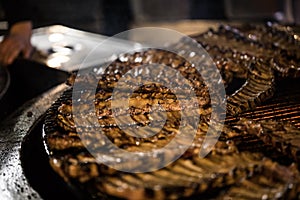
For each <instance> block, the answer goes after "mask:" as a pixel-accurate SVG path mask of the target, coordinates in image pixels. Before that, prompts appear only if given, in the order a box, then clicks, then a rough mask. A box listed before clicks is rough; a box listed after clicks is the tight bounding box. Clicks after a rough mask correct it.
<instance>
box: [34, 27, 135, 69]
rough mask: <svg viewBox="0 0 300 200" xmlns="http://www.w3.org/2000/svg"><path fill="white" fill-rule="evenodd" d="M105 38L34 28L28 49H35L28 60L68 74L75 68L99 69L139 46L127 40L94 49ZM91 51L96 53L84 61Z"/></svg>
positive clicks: (56, 29) (53, 28)
mask: <svg viewBox="0 0 300 200" xmlns="http://www.w3.org/2000/svg"><path fill="white" fill-rule="evenodd" d="M108 38H109V37H107V36H104V35H99V34H94V33H89V32H85V31H80V30H76V29H72V28H68V27H65V26H61V25H54V26H49V27H42V28H38V29H35V30H34V31H33V35H32V40H31V42H32V45H33V46H34V47H35V48H36V51H35V53H34V55H33V58H32V59H33V60H36V61H39V62H42V63H44V64H46V65H47V66H49V67H53V68H57V69H60V70H64V71H68V72H71V71H74V70H77V69H79V67H81V68H86V67H91V66H96V65H99V64H101V63H103V62H105V61H109V60H110V59H111V58H113V57H114V56H115V55H116V54H118V52H122V51H124V50H129V49H132V47H133V46H136V45H139V44H137V43H134V42H130V41H128V40H123V39H117V38H113V39H110V40H109V42H106V43H105V45H103V44H102V45H101V47H102V48H101V49H100V48H96V47H97V46H98V45H99V44H100V43H102V42H103V41H105V40H107V39H108ZM95 48H96V49H95ZM92 50H93V51H96V54H95V56H94V57H89V60H85V58H86V56H87V55H88V54H89V53H90V52H91V51H92ZM104 55H109V56H108V57H107V56H104ZM83 61H84V62H83Z"/></svg>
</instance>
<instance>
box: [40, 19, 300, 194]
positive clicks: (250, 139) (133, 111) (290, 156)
mask: <svg viewBox="0 0 300 200" xmlns="http://www.w3.org/2000/svg"><path fill="white" fill-rule="evenodd" d="M291 35H292V36H291ZM193 37H194V38H195V39H196V40H197V42H198V43H200V44H201V45H202V46H203V47H204V48H205V49H206V51H207V52H208V54H209V56H211V58H212V60H213V61H214V62H215V64H216V66H217V68H218V69H219V70H220V72H221V75H222V78H223V80H220V82H223V83H224V84H225V87H230V84H231V83H232V81H233V79H235V78H238V79H244V80H245V83H244V84H243V85H242V86H241V87H240V88H239V89H238V90H236V91H235V92H234V93H232V94H228V95H227V97H226V98H227V99H226V100H227V110H226V111H227V114H228V115H230V116H231V117H232V116H234V118H235V120H234V121H225V124H224V126H221V124H218V123H212V124H213V126H212V127H210V126H209V125H210V122H211V113H212V106H211V101H212V100H211V98H210V93H209V89H208V86H207V85H206V84H205V82H204V80H203V77H202V76H201V74H200V73H198V72H197V70H196V68H195V66H194V65H193V64H192V63H189V62H188V61H186V60H185V59H184V58H183V57H185V56H188V57H190V58H191V60H192V61H196V63H201V64H205V63H204V62H202V61H203V57H201V56H200V57H199V56H194V55H193V56H191V52H193V51H194V50H193V49H192V48H191V47H190V46H189V43H188V42H186V41H185V39H182V40H181V41H179V42H178V43H175V44H172V45H171V49H174V50H175V51H176V50H178V54H177V55H176V54H175V53H172V52H168V51H166V50H156V49H148V50H145V51H142V52H135V53H128V54H123V55H120V56H119V57H118V58H117V59H116V60H115V61H113V62H112V63H110V64H109V66H108V67H107V68H106V69H105V70H103V66H100V67H98V68H96V69H95V70H94V71H93V73H87V74H78V75H77V77H76V81H78V82H77V83H79V84H81V83H82V84H84V86H85V87H87V88H88V87H90V86H91V87H92V86H94V84H97V88H96V93H94V94H89V93H87V94H86V95H84V96H83V98H82V99H80V102H81V104H80V105H82V106H78V105H77V106H78V108H77V107H76V105H73V102H72V95H73V94H74V92H75V93H76V92H79V93H80V92H81V91H73V87H75V86H74V82H75V80H74V79H75V76H73V77H72V78H71V79H70V80H69V84H70V85H71V88H70V89H69V90H67V91H65V92H64V93H63V94H62V95H61V97H60V98H59V99H58V100H57V101H56V102H55V103H53V105H52V106H51V108H50V109H49V110H48V111H47V113H46V116H45V123H44V137H43V138H44V142H45V145H46V148H47V150H48V152H49V160H50V165H51V167H52V168H53V169H54V171H55V172H57V173H58V174H59V175H60V176H61V177H62V178H63V179H64V180H65V181H66V182H67V183H69V184H71V185H73V186H75V187H77V188H80V189H81V190H82V191H84V192H85V194H87V195H88V196H91V197H94V198H100V199H101V198H104V199H120V198H121V199H202V198H203V199H297V198H299V194H300V187H299V184H300V174H299V155H300V153H299V150H300V149H299V148H300V131H299V130H298V129H297V128H295V127H293V126H292V125H290V124H289V123H286V122H281V121H272V120H256V121H255V120H251V119H247V118H239V114H241V113H243V112H244V111H247V110H253V109H255V107H256V106H257V105H260V104H261V103H263V102H264V101H266V100H267V99H269V98H271V97H272V96H273V94H274V93H275V92H276V91H275V88H276V85H275V83H276V81H277V79H276V78H278V77H281V78H287V77H296V76H298V73H299V70H298V67H297V64H299V62H298V61H299V59H298V58H299V55H298V54H299V52H297V51H296V52H295V50H298V49H299V44H298V43H299V41H298V38H297V37H296V36H295V34H294V32H293V31H292V30H290V29H288V28H285V27H283V26H279V25H275V24H267V25H266V26H252V25H251V26H250V25H247V26H246V25H245V26H220V27H219V29H218V30H209V31H208V32H205V33H203V34H200V35H196V36H193ZM180 49H184V51H179V50H180ZM153 63H157V64H158V65H157V66H159V65H166V66H168V67H171V68H172V69H175V70H176V71H177V72H178V73H177V74H172V75H170V76H172V77H169V78H170V79H172V80H174V83H175V84H173V83H172V84H173V85H172V87H173V88H183V87H184V88H187V90H179V91H180V92H179V93H177V94H175V93H173V91H172V90H171V89H170V88H168V80H169V79H167V78H165V79H164V78H162V80H160V81H161V82H163V83H165V84H164V85H163V84H159V83H149V84H145V85H142V86H140V87H138V88H135V83H134V81H135V78H136V77H132V76H128V77H127V79H128V80H127V82H126V84H124V85H118V88H119V89H120V91H121V92H122V91H128V90H129V89H132V88H135V89H134V92H133V93H132V95H131V97H130V98H129V101H128V103H129V108H128V109H119V107H117V108H116V110H115V113H114V115H113V113H112V108H111V103H112V95H113V92H114V89H115V87H116V86H117V84H119V83H118V82H119V80H120V78H121V77H122V76H123V75H124V74H126V73H127V72H129V71H132V72H133V74H136V75H139V74H147V73H148V74H150V73H155V74H157V73H160V74H161V75H164V74H166V75H168V72H167V71H164V70H161V68H157V69H155V68H154V69H153V71H152V72H150V71H147V70H146V69H143V68H139V66H140V65H142V64H153ZM101 70H102V71H101ZM145 70H146V71H145ZM155 70H160V71H155ZM100 71H101V73H102V74H101V76H100V74H98V72H100ZM202 73H205V74H207V75H210V76H211V79H215V74H214V73H212V68H209V67H207V68H206V69H205V70H204V72H202ZM161 77H168V76H160V78H161ZM181 77H184V78H185V79H187V80H189V84H190V85H185V83H184V82H183V81H181ZM154 78H155V77H154ZM156 78H158V77H156ZM191 92H193V93H194V94H195V95H196V97H197V98H196V99H193V98H191ZM210 92H212V91H210ZM213 92H214V94H218V91H213ZM118 98H119V99H117V100H118V101H125V100H126V96H122V95H120V96H118ZM217 100H218V101H220V102H221V101H224V100H225V99H222V97H221V96H220V97H218V98H217ZM179 101H180V102H179ZM91 102H92V104H93V106H92V107H93V108H94V109H93V113H91V110H90V108H89V107H88V106H85V105H88V104H90V103H91ZM153 105H160V106H158V107H157V106H153ZM74 108H75V109H79V110H77V111H78V114H79V115H80V116H82V117H84V118H85V119H87V120H86V122H85V123H84V124H76V123H75V120H74V114H73V111H74V110H73V109H74ZM183 110H189V111H190V112H189V113H188V116H187V117H188V119H194V118H195V117H196V116H200V118H199V123H198V126H197V130H196V134H195V137H194V140H193V142H192V144H190V145H189V148H188V149H187V150H186V151H185V153H184V154H183V155H181V156H180V158H179V159H177V160H176V161H174V162H172V163H171V164H169V165H168V166H165V167H163V168H161V169H158V170H155V171H152V172H145V173H129V172H123V171H118V170H116V169H113V168H112V167H108V166H106V165H104V164H102V163H99V162H97V160H96V158H95V157H94V156H93V155H91V153H90V152H89V151H88V149H90V148H93V149H96V150H97V149H101V148H102V147H103V144H104V143H105V141H103V135H101V134H105V136H106V137H107V138H108V139H109V140H110V141H111V142H112V144H111V145H115V146H117V147H118V148H121V149H124V150H126V151H128V152H141V153H144V152H147V151H149V150H154V151H155V152H157V155H158V156H157V157H156V159H155V160H151V162H150V160H149V163H151V166H152V167H153V168H156V167H157V165H159V163H160V162H161V161H162V160H163V159H166V158H168V157H170V156H171V155H172V154H174V152H175V151H176V149H177V148H180V147H181V146H183V145H186V143H187V141H185V140H180V141H177V143H176V148H173V149H167V150H164V151H162V150H161V148H163V147H164V146H165V145H167V144H168V143H169V142H170V141H171V140H172V139H173V138H174V137H175V136H176V135H178V134H181V132H180V129H179V127H180V125H181V111H183ZM162 111H164V112H165V113H166V121H164V123H163V127H162V128H161V129H159V130H158V131H157V133H156V134H155V135H153V136H151V137H146V138H145V137H142V136H143V135H144V132H143V131H138V132H137V134H139V136H141V137H140V138H138V137H134V136H131V135H128V134H126V133H125V131H123V129H122V128H121V127H120V126H122V127H134V126H146V125H149V124H152V125H153V124H154V125H155V124H156V123H157V124H160V123H162V121H161V119H160V118H158V119H153V116H154V114H155V113H161V112H162ZM220 114H225V111H224V113H220ZM127 115H128V116H130V117H131V121H130V123H129V122H128V121H127V120H123V121H122V120H120V121H119V122H118V123H117V122H116V120H115V118H114V117H116V116H117V117H121V119H122V117H123V116H127ZM95 116H96V117H97V118H96V121H97V123H98V124H99V126H100V127H101V128H102V132H101V134H100V133H95V132H93V131H91V128H90V127H92V125H93V124H92V123H94V121H93V120H92V118H93V117H95ZM185 126H191V125H190V124H189V123H187V124H185ZM220 127H222V129H221V128H220ZM209 128H211V129H212V134H211V135H208V134H207V131H208V129H209ZM218 131H220V135H218ZM80 133H84V135H81V134H80ZM216 135H217V136H218V140H217V142H216V144H215V145H214V147H213V148H212V150H211V151H210V152H209V153H208V155H207V156H205V157H204V158H203V157H200V156H199V153H200V152H201V149H202V148H203V147H202V146H203V145H202V144H203V143H204V141H205V140H206V139H211V138H215V137H216ZM82 137H84V138H83V139H85V141H86V142H87V143H85V144H83V142H82V140H81V139H82ZM95 141H97V142H95ZM87 147H88V148H87ZM114 159H115V158H114ZM112 162H114V163H115V165H118V162H116V160H112ZM122 165H126V166H128V167H131V168H141V169H143V168H144V167H145V166H144V164H143V162H139V161H136V162H127V163H125V164H124V163H122ZM147 167H148V166H147Z"/></svg>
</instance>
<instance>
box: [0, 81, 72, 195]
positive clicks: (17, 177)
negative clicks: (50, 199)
mask: <svg viewBox="0 0 300 200" xmlns="http://www.w3.org/2000/svg"><path fill="white" fill-rule="evenodd" d="M66 88H67V85H66V84H64V83H63V84H61V85H58V86H56V87H54V88H53V89H50V90H49V91H47V92H45V93H43V94H42V95H40V96H39V97H37V98H35V99H33V100H31V101H29V102H27V104H25V105H24V106H23V107H21V108H20V109H19V110H17V111H16V112H15V113H14V114H13V115H11V116H10V117H9V118H7V119H6V120H4V121H3V122H1V124H0V199H1V200H12V199H13V200H18V199H20V200H21V199H22V200H27V199H41V197H40V195H39V194H38V193H37V192H36V191H35V190H34V189H33V188H32V187H31V186H30V185H29V183H28V181H27V179H26V176H25V174H24V171H23V169H22V163H21V159H20V156H21V155H20V149H21V145H22V142H23V139H24V137H25V136H26V134H27V133H28V131H29V130H30V128H31V127H32V126H33V124H34V123H35V122H36V120H37V119H39V117H41V116H42V114H44V112H45V111H46V109H48V107H50V105H51V104H52V102H53V101H55V100H56V99H57V98H58V97H59V95H60V94H61V93H62V91H64V90H65V89H66Z"/></svg>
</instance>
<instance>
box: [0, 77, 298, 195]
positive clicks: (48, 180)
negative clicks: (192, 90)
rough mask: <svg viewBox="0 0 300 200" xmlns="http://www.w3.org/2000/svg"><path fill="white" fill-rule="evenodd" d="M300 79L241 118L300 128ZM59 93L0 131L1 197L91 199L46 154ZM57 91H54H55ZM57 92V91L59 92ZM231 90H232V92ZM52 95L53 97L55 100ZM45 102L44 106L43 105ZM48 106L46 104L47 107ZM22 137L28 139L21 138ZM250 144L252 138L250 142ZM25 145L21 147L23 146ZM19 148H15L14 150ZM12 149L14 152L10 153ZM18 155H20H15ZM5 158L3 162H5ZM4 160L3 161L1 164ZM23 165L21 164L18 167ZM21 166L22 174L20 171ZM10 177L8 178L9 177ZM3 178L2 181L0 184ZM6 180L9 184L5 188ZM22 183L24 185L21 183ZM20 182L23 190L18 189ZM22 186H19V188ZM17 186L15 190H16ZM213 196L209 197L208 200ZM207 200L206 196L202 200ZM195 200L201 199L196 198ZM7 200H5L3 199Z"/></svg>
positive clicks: (279, 86)
mask: <svg viewBox="0 0 300 200" xmlns="http://www.w3.org/2000/svg"><path fill="white" fill-rule="evenodd" d="M233 83H234V85H232V86H231V87H232V88H234V89H231V90H232V91H234V90H235V89H236V88H239V87H240V85H241V83H238V81H237V82H235V81H233ZM299 85H300V78H294V79H292V78H289V79H286V80H277V81H276V91H275V95H274V96H273V97H272V98H271V99H269V100H267V101H265V102H264V103H263V104H262V105H260V106H258V107H257V108H255V109H254V110H251V111H247V112H245V113H243V114H240V115H239V117H246V118H250V119H253V120H261V119H276V120H283V121H288V122H290V123H292V124H293V125H295V126H296V127H297V128H300V88H299ZM59 87H60V88H58V91H53V90H51V91H48V92H46V93H45V94H44V95H45V96H48V97H45V96H44V97H41V98H37V99H35V102H33V103H31V104H28V105H27V106H28V107H26V108H22V109H20V111H19V113H18V114H16V115H15V116H13V118H12V119H10V120H11V121H18V120H19V122H20V124H23V125H24V124H26V125H25V126H24V127H23V128H20V129H22V130H20V132H21V133H22V134H19V132H17V131H15V132H12V134H11V135H10V136H7V135H8V134H4V132H6V133H10V131H11V130H12V129H13V127H14V124H13V123H12V122H4V125H6V126H7V128H2V129H3V130H0V136H1V137H2V138H0V143H5V142H6V143H7V145H5V148H2V149H1V146H0V149H1V150H2V153H1V154H0V165H2V166H1V167H2V168H0V189H1V190H2V191H3V192H4V193H3V194H1V190H0V197H6V198H7V199H9V198H8V197H12V198H14V199H57V198H59V199H88V198H89V196H87V195H86V194H85V192H84V191H81V190H80V189H78V188H76V187H75V188H74V186H73V185H69V184H67V183H66V182H64V181H63V179H62V178H61V177H60V176H58V174H57V173H55V172H54V171H53V169H52V168H51V167H50V165H49V162H48V154H47V152H46V151H45V146H44V144H43V140H42V129H43V123H44V114H43V113H45V110H46V108H48V107H49V106H50V105H51V104H52V103H53V102H54V101H55V100H57V98H58V96H60V95H61V94H62V92H63V91H65V89H67V88H68V87H66V85H64V84H63V85H60V86H59ZM54 89H55V88H54ZM56 89H57V88H56ZM229 90H230V88H229ZM52 95H53V96H52ZM42 102H44V103H42ZM45 103H47V104H46V105H45ZM28 111H33V116H34V117H28ZM237 120H238V119H237V118H236V117H230V116H228V117H227V118H226V121H227V123H232V122H235V121H237ZM23 136H26V137H24V138H22V137H23ZM249 141H251V138H249ZM21 145H22V146H21ZM11 147H16V148H11ZM9 148H11V149H14V150H8V149H9ZM19 148H21V154H20V155H21V157H18V156H16V158H13V159H12V160H16V159H20V161H18V160H16V161H15V163H17V164H16V165H14V164H10V163H11V161H9V160H7V159H6V156H7V155H10V154H11V153H10V152H11V151H16V152H18V150H19ZM13 154H14V155H19V154H18V153H13ZM2 158H3V159H2ZM1 160H2V161H1ZM19 162H20V163H19ZM19 165H20V166H22V169H23V171H22V170H21V169H20V168H19V167H20V166H19ZM11 166H17V167H15V168H16V169H17V170H15V172H13V173H5V172H9V170H11ZM8 174H9V175H11V174H12V175H11V176H10V177H9V178H8V177H7V176H8ZM2 178H3V180H1V179H2ZM5 180H10V181H7V184H3V182H4V181H5ZM20 180H21V181H20ZM19 181H20V182H21V184H24V186H23V187H22V186H20V185H19ZM18 185H19V186H18ZM13 186H15V188H14V187H13ZM211 195H212V194H207V196H206V197H207V198H209V197H211ZM201 197H202V198H204V197H203V196H201ZM195 198H196V199H197V198H198V197H195ZM4 199H5V198H4Z"/></svg>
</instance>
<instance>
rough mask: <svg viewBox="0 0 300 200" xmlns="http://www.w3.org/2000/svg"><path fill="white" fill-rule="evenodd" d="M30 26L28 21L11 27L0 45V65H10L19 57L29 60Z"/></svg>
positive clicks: (30, 47) (30, 49)
mask: <svg viewBox="0 0 300 200" xmlns="http://www.w3.org/2000/svg"><path fill="white" fill-rule="evenodd" d="M31 31H32V24H31V22H29V21H25V22H19V23H16V24H15V25H13V26H12V27H11V29H10V31H9V34H8V35H7V36H5V37H4V39H3V41H2V42H1V43H0V63H1V64H2V65H9V64H11V63H12V62H13V61H14V60H15V59H16V58H17V57H18V56H19V55H21V56H22V57H23V58H29V57H30V54H31V51H32V49H33V48H32V45H31V42H30V39H31Z"/></svg>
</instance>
